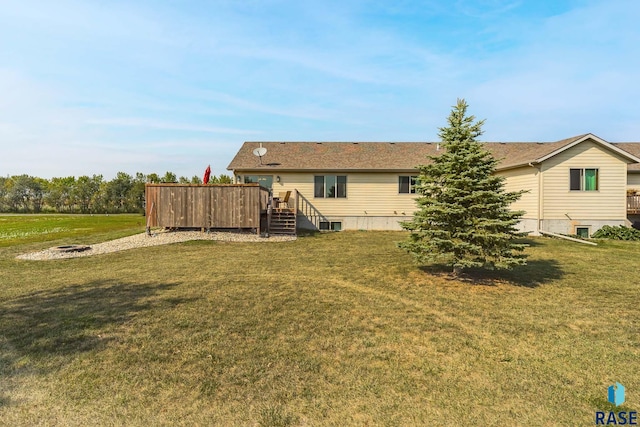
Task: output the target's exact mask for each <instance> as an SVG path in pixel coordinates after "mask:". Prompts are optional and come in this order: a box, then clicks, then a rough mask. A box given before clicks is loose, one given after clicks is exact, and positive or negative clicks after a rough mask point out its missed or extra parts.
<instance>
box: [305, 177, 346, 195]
mask: <svg viewBox="0 0 640 427" xmlns="http://www.w3.org/2000/svg"><path fill="white" fill-rule="evenodd" d="M313 183H314V189H313V196H314V197H319V198H336V197H341V198H344V197H347V177H346V176H345V175H316V176H315V177H314V178H313Z"/></svg>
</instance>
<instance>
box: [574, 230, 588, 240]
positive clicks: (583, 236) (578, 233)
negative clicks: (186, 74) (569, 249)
mask: <svg viewBox="0 0 640 427" xmlns="http://www.w3.org/2000/svg"><path fill="white" fill-rule="evenodd" d="M576 236H578V237H580V238H581V239H588V238H589V227H576Z"/></svg>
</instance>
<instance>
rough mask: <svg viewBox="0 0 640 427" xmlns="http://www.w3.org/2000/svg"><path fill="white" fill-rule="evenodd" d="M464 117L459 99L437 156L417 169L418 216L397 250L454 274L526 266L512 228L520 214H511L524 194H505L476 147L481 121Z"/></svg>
mask: <svg viewBox="0 0 640 427" xmlns="http://www.w3.org/2000/svg"><path fill="white" fill-rule="evenodd" d="M466 112H467V103H466V102H465V101H464V100H462V99H459V100H458V102H457V105H456V106H455V107H454V108H453V110H452V111H451V114H450V115H449V118H448V119H447V121H448V126H447V127H443V128H440V132H439V134H438V135H439V137H440V138H441V140H442V148H441V154H440V155H437V156H429V157H428V159H429V160H430V161H431V162H430V163H428V164H426V165H422V166H419V167H418V169H419V170H420V175H419V177H418V186H417V189H416V191H417V193H418V194H419V196H418V198H417V199H416V201H417V204H418V210H417V211H416V212H415V213H414V217H413V219H412V220H411V221H405V222H402V223H401V225H402V227H403V228H404V229H406V230H409V231H410V232H411V234H410V236H409V239H408V240H407V241H405V242H402V243H400V244H399V246H400V247H401V248H403V249H405V250H407V251H408V252H410V253H412V254H413V255H414V256H415V258H416V260H417V261H418V262H420V263H429V262H437V263H444V264H446V265H449V266H451V267H453V271H454V273H458V272H460V271H461V270H462V269H465V268H470V267H482V268H487V269H509V268H511V267H513V266H514V265H522V264H525V263H526V260H525V257H524V255H523V254H521V253H520V252H522V250H523V249H524V246H525V245H522V244H517V243H516V242H515V239H516V238H518V237H521V236H522V235H523V234H522V233H519V232H518V231H517V229H516V227H515V226H516V224H517V223H518V221H519V219H520V218H521V217H522V215H523V214H524V212H521V211H511V210H510V209H509V206H510V205H511V203H513V202H515V201H516V200H518V199H519V198H520V196H521V194H522V193H523V191H518V192H506V191H505V190H504V188H503V187H504V178H503V177H500V176H497V175H495V173H494V172H495V170H496V165H497V163H498V161H497V160H496V159H494V158H493V157H492V155H491V153H489V152H488V151H487V150H486V149H485V148H484V147H483V145H482V144H481V143H479V142H477V141H476V138H477V137H479V136H480V135H482V125H483V124H484V120H481V121H479V122H476V123H474V120H475V117H474V116H469V117H467V116H466Z"/></svg>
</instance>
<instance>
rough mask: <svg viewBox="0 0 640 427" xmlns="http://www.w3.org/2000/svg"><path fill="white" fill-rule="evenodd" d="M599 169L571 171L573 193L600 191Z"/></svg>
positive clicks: (570, 178) (570, 184)
mask: <svg viewBox="0 0 640 427" xmlns="http://www.w3.org/2000/svg"><path fill="white" fill-rule="evenodd" d="M598 181H599V179H598V169H569V189H570V190H571V191H598Z"/></svg>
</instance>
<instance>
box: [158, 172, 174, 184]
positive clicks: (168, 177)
mask: <svg viewBox="0 0 640 427" xmlns="http://www.w3.org/2000/svg"><path fill="white" fill-rule="evenodd" d="M160 182H162V183H169V184H170V183H172V182H178V178H177V177H176V174H175V173H173V172H169V171H167V172H166V173H165V174H164V176H163V177H162V178H160Z"/></svg>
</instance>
